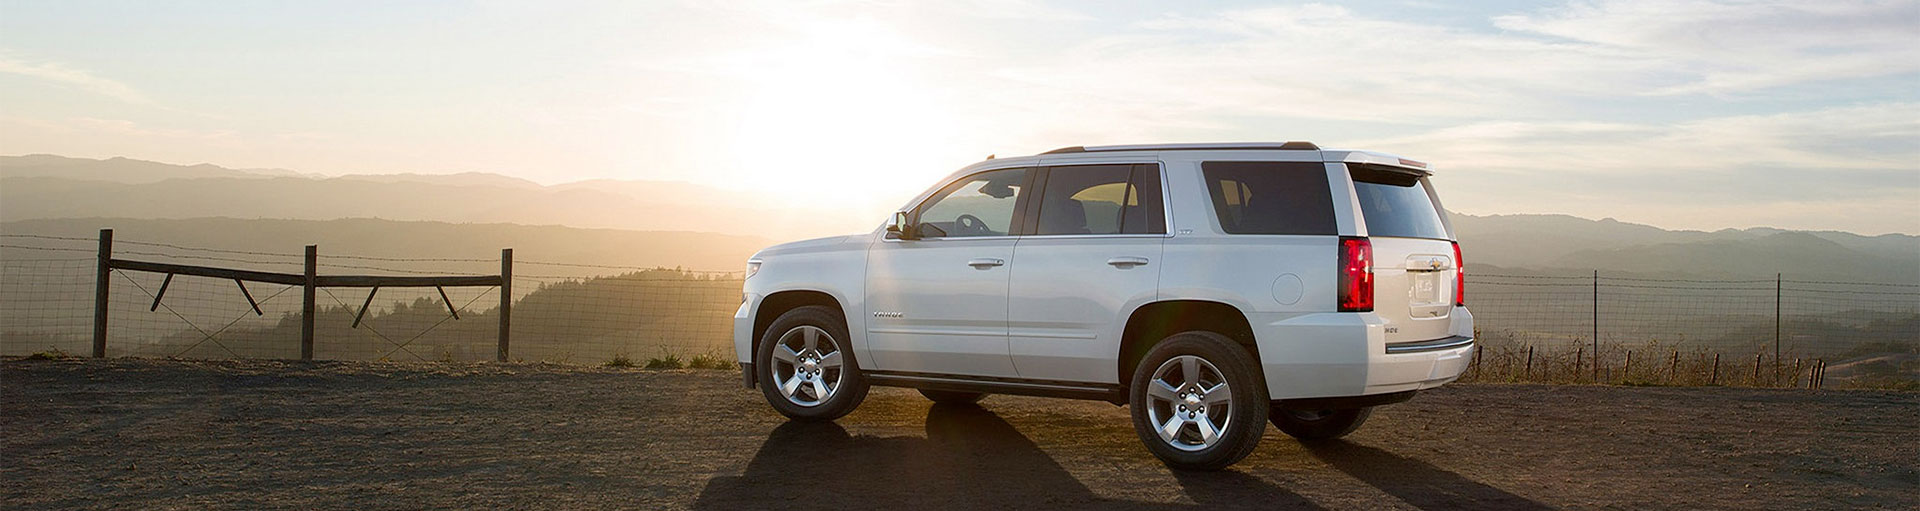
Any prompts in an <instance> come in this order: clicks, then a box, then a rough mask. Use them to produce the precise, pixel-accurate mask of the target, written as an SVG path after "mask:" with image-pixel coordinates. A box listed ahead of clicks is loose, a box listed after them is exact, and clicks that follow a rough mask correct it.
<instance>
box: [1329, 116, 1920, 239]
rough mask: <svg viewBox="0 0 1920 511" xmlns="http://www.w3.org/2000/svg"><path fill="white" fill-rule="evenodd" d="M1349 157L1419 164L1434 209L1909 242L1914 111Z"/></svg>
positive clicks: (1429, 141) (1427, 146) (1463, 130)
mask: <svg viewBox="0 0 1920 511" xmlns="http://www.w3.org/2000/svg"><path fill="white" fill-rule="evenodd" d="M1354 146H1355V147H1362V148H1367V149H1376V150H1383V151H1389V152H1395V153H1401V154H1405V155H1407V156H1409V157H1412V158H1416V159H1421V160H1425V161H1429V162H1433V164H1434V165H1435V167H1436V168H1437V170H1436V174H1437V175H1438V176H1439V177H1438V179H1439V180H1440V182H1441V183H1442V185H1441V186H1442V188H1444V189H1445V190H1446V193H1447V195H1448V197H1449V201H1450V202H1448V206H1449V207H1452V208H1454V209H1456V210H1460V211H1464V212H1469V213H1511V212H1519V211H1524V212H1556V213H1570V214H1575V215H1580V216H1587V217H1593V218H1599V217H1615V218H1620V219H1622V220H1628V221H1635V222H1641V223H1648V224H1653V225H1660V226H1663V227H1681V228H1696V229H1717V228H1721V227H1727V226H1756V225H1772V226H1777V227H1787V228H1804V229H1832V228H1841V229H1847V230H1853V231H1860V232H1906V233H1920V200H1916V199H1920V172H1916V171H1915V169H1916V168H1920V104H1916V103H1884V104H1872V105H1859V106H1844V107H1833V108H1825V109H1817V110H1809V111H1800V112H1787V113H1777V114H1766V115H1736V116H1723V117H1712V118H1705V119H1698V120H1693V121H1687V122H1680V123H1672V124H1666V123H1595V122H1563V121H1538V122H1535V121H1512V120H1506V121H1490V122H1481V123H1473V124H1466V125H1461V126H1454V127H1447V128H1442V129H1437V130H1433V131H1430V132H1427V133H1421V134H1418V135H1412V136H1404V137H1389V138H1380V139H1375V140H1363V141H1356V143H1355V144H1354Z"/></svg>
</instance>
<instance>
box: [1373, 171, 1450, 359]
mask: <svg viewBox="0 0 1920 511" xmlns="http://www.w3.org/2000/svg"><path fill="white" fill-rule="evenodd" d="M1347 168H1348V172H1349V173H1350V174H1351V175H1352V176H1353V188H1354V193H1355V194H1356V195H1355V197H1356V198H1357V199H1359V202H1360V214H1361V216H1362V217H1364V219H1365V221H1366V226H1367V237H1368V239H1369V240H1370V241H1371V242H1372V244H1373V290H1374V291H1373V293H1374V297H1373V300H1374V303H1373V312H1374V314H1377V315H1379V316H1380V319H1381V320H1384V321H1386V323H1387V325H1386V339H1387V342H1388V343H1400V342H1417V341H1427V340H1434V339H1441V338H1445V337H1447V336H1449V335H1451V331H1452V328H1451V327H1452V323H1451V320H1450V319H1449V318H1448V315H1449V314H1451V313H1452V312H1453V304H1454V293H1455V292H1456V290H1455V289H1454V284H1455V282H1456V279H1455V277H1456V276H1457V275H1458V274H1459V271H1460V264H1459V261H1455V260H1454V250H1453V241H1452V239H1451V238H1452V236H1451V235H1450V234H1449V233H1448V232H1447V227H1446V223H1445V222H1444V221H1442V220H1441V217H1440V215H1442V214H1443V213H1441V211H1440V208H1439V206H1438V205H1437V203H1436V202H1435V201H1434V199H1433V195H1432V190H1431V189H1430V187H1429V186H1430V185H1428V183H1427V180H1426V179H1425V178H1424V177H1423V176H1422V175H1420V174H1417V173H1413V172H1411V171H1408V170H1405V169H1398V168H1394V167H1386V166H1376V165H1362V164H1348V166H1347Z"/></svg>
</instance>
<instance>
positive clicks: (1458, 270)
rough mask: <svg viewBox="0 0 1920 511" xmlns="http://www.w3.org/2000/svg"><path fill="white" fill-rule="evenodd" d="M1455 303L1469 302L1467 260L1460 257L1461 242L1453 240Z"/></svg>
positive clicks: (1459, 304)
mask: <svg viewBox="0 0 1920 511" xmlns="http://www.w3.org/2000/svg"><path fill="white" fill-rule="evenodd" d="M1453 304H1454V305H1458V306H1465V305H1466V304H1467V260H1466V259H1461V258H1460V242H1458V241H1455V242H1453Z"/></svg>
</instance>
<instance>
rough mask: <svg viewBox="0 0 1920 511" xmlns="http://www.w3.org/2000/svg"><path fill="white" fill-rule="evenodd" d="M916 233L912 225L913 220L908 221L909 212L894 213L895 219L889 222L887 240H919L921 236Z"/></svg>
mask: <svg viewBox="0 0 1920 511" xmlns="http://www.w3.org/2000/svg"><path fill="white" fill-rule="evenodd" d="M914 231H916V229H914V228H913V224H912V223H911V220H908V219H907V212H905V211H896V212H894V213H893V219H892V220H888V221H887V238H888V239H898V240H911V239H918V238H919V237H920V236H919V235H918V233H916V232H914Z"/></svg>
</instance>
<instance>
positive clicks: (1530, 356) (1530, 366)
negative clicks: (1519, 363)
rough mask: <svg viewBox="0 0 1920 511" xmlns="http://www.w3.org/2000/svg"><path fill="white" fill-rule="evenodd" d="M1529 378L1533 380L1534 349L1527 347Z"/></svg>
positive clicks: (1527, 373)
mask: <svg viewBox="0 0 1920 511" xmlns="http://www.w3.org/2000/svg"><path fill="white" fill-rule="evenodd" d="M1526 375H1527V378H1533V347H1532V346H1528V347H1527V372H1526Z"/></svg>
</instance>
